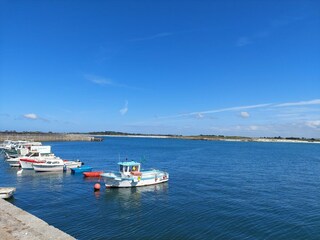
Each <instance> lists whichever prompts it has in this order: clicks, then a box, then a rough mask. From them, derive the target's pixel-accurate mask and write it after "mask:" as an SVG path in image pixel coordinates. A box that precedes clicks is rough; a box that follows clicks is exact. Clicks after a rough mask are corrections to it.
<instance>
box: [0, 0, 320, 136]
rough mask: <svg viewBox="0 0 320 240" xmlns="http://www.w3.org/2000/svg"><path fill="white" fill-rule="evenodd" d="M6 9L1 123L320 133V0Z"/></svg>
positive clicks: (40, 4) (18, 5) (48, 4)
mask: <svg viewBox="0 0 320 240" xmlns="http://www.w3.org/2000/svg"><path fill="white" fill-rule="evenodd" d="M0 9H1V10H0V12H1V25H0V26H1V40H0V50H1V51H0V80H1V85H0V87H1V95H0V96H1V97H0V100H1V103H0V124H1V125H0V130H17V131H55V132H56V131H57V132H73V131H79V132H86V131H106V130H111V131H123V132H133V133H160V134H167V133H168V134H182V135H189V134H216V135H217V134H219V135H220V134H222V135H242V136H295V137H320V44H319V43H320V30H319V29H320V1H316V0H314V1H308V0H301V1H300V0H290V1H289V0H288V1H286V0H283V1H272V0H271V1H253V0H250V1H236V0H234V1H231V0H226V1H222V0H218V1H165V0H163V1H142V0H139V1H133V0H130V1H121V0H120V1H115V0H114V1H71V0H66V1H62V0H61V1H60V0H56V1H15V0H13V1H5V0H4V1H1V3H0Z"/></svg>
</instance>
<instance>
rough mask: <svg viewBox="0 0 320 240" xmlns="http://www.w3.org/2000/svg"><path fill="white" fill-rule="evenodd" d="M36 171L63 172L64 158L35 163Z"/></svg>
mask: <svg viewBox="0 0 320 240" xmlns="http://www.w3.org/2000/svg"><path fill="white" fill-rule="evenodd" d="M33 169H34V170H35V171H36V172H63V170H64V162H63V160H62V159H52V160H46V161H45V162H37V163H33Z"/></svg>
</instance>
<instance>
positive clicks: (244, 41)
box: [236, 17, 304, 47]
mask: <svg viewBox="0 0 320 240" xmlns="http://www.w3.org/2000/svg"><path fill="white" fill-rule="evenodd" d="M303 19H304V18H303V17H286V18H282V19H277V20H274V21H272V22H270V23H269V26H267V27H265V29H264V30H262V31H257V32H255V33H252V34H248V35H245V36H240V37H239V38H238V39H237V40H236V46H237V47H244V46H247V45H250V44H253V43H255V42H256V41H258V40H259V39H263V38H266V37H269V36H270V35H272V34H273V33H274V32H275V31H276V30H278V29H281V28H284V27H287V26H288V25H291V24H293V23H295V22H297V21H300V20H303Z"/></svg>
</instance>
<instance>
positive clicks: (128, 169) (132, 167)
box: [118, 161, 140, 175]
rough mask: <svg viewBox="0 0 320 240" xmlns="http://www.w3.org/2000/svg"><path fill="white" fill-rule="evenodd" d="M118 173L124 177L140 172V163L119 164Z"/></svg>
mask: <svg viewBox="0 0 320 240" xmlns="http://www.w3.org/2000/svg"><path fill="white" fill-rule="evenodd" d="M118 165H119V167H120V168H119V171H120V173H123V174H125V175H130V174H134V173H139V172H140V163H137V162H135V161H131V162H119V163H118Z"/></svg>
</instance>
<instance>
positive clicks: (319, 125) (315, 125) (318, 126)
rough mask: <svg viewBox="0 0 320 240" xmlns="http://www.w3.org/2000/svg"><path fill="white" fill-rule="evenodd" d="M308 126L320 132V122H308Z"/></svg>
mask: <svg viewBox="0 0 320 240" xmlns="http://www.w3.org/2000/svg"><path fill="white" fill-rule="evenodd" d="M306 126H308V127H311V128H314V129H317V130H320V120H315V121H307V122H306Z"/></svg>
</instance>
